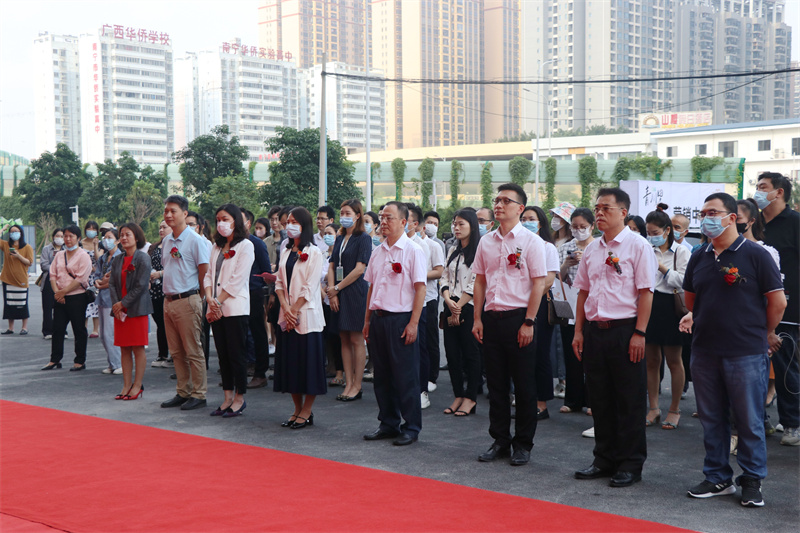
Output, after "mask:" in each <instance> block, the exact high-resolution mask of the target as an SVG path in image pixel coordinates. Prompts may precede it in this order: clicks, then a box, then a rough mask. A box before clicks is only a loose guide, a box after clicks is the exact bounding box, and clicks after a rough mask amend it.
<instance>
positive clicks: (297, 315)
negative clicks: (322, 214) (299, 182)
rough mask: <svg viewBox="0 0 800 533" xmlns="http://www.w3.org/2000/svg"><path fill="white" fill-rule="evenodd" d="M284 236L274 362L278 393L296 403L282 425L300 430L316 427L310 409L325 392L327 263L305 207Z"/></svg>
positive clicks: (291, 215) (293, 214)
mask: <svg viewBox="0 0 800 533" xmlns="http://www.w3.org/2000/svg"><path fill="white" fill-rule="evenodd" d="M286 233H287V235H288V239H287V242H286V248H285V249H284V250H283V253H281V260H280V264H279V266H278V279H277V281H276V282H275V294H276V295H277V296H278V300H279V301H280V304H281V311H280V315H279V317H278V325H279V326H280V327H281V329H282V330H283V331H284V336H283V337H282V339H281V342H280V344H279V346H278V351H277V353H276V357H275V392H288V393H291V395H292V401H294V413H293V414H292V416H290V417H289V419H288V420H287V421H285V422H283V424H281V425H282V426H283V427H288V428H291V429H301V428H304V427H306V426H310V425H313V424H314V414H313V413H312V412H311V407H312V406H313V405H314V400H315V399H316V397H317V395H319V394H325V393H326V392H327V383H326V382H325V344H324V340H323V336H322V330H323V328H324V327H325V318H324V316H323V311H322V292H321V289H320V271H321V269H322V263H323V257H322V252H321V251H320V249H319V248H317V246H316V245H315V244H314V226H313V224H312V222H311V215H310V214H309V212H308V211H307V210H306V209H305V208H304V207H295V208H294V209H292V211H291V212H290V213H289V218H288V219H287V225H286Z"/></svg>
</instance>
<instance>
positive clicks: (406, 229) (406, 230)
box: [403, 222, 408, 233]
mask: <svg viewBox="0 0 800 533" xmlns="http://www.w3.org/2000/svg"><path fill="white" fill-rule="evenodd" d="M403 231H405V232H406V233H408V222H406V228H405V230H403Z"/></svg>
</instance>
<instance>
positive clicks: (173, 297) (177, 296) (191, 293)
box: [164, 289, 200, 302]
mask: <svg viewBox="0 0 800 533" xmlns="http://www.w3.org/2000/svg"><path fill="white" fill-rule="evenodd" d="M199 293H200V291H199V290H198V289H195V290H193V291H186V292H182V293H180V294H165V295H164V298H166V299H167V301H170V302H171V301H172V300H180V299H182V298H188V297H190V296H194V295H195V294H199Z"/></svg>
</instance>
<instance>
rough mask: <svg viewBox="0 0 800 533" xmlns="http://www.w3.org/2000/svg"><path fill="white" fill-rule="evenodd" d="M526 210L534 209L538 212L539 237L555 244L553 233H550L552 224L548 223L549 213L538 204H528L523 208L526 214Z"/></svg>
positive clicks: (523, 212)
mask: <svg viewBox="0 0 800 533" xmlns="http://www.w3.org/2000/svg"><path fill="white" fill-rule="evenodd" d="M525 211H533V212H534V213H536V218H537V219H538V220H539V233H538V235H539V237H541V238H542V239H544V241H545V242H549V243H550V244H554V243H553V235H552V234H551V233H550V224H548V223H547V214H546V213H545V212H544V209H542V208H541V207H539V206H538V205H528V206H525V209H523V210H522V214H523V215H524V214H525Z"/></svg>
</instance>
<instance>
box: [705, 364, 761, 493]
mask: <svg viewBox="0 0 800 533" xmlns="http://www.w3.org/2000/svg"><path fill="white" fill-rule="evenodd" d="M691 367H692V381H693V382H694V392H695V396H696V397H697V412H698V414H699V415H700V423H701V424H702V425H703V443H704V444H705V448H706V457H705V461H704V463H703V473H704V474H705V478H706V480H708V481H710V482H711V483H722V482H723V481H728V480H730V479H732V477H733V469H732V468H731V466H730V440H731V423H730V413H731V412H732V413H733V416H734V417H735V419H736V429H737V430H738V432H739V444H738V448H737V455H736V460H737V462H738V463H739V466H740V467H741V469H742V471H743V472H742V475H744V476H747V477H751V478H755V479H764V478H765V477H766V476H767V441H766V435H765V434H764V402H765V401H766V399H767V381H768V380H769V357H768V356H767V354H766V353H763V354H758V355H747V356H742V357H725V356H722V355H719V354H709V353H698V352H697V351H696V350H695V351H693V352H692V363H691Z"/></svg>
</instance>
